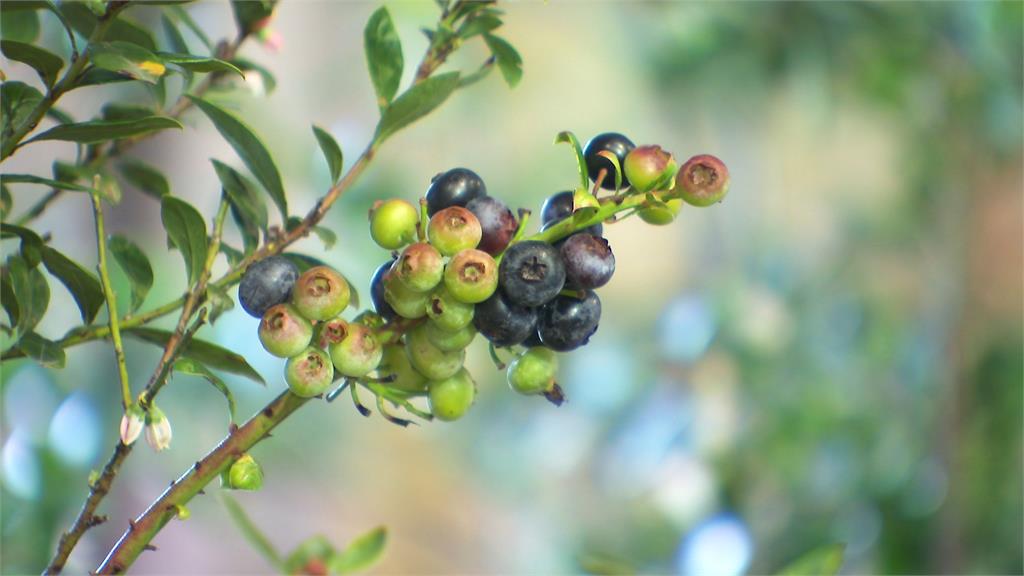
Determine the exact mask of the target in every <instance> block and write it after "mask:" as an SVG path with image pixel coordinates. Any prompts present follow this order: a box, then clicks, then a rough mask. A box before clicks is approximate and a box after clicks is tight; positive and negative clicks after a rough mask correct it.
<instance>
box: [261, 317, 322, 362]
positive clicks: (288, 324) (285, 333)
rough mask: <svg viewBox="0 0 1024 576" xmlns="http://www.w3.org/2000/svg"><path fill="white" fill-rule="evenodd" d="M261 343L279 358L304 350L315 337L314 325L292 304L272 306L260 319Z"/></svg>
mask: <svg viewBox="0 0 1024 576" xmlns="http://www.w3.org/2000/svg"><path fill="white" fill-rule="evenodd" d="M259 336H260V343H261V344H263V348H264V349H266V351H267V352H270V353H271V354H273V355H274V356H277V357H278V358H289V357H291V356H294V355H296V354H298V353H299V352H302V351H303V350H305V349H306V347H307V346H309V343H310V341H311V340H312V339H313V325H312V324H310V323H309V320H306V319H305V318H303V317H302V315H301V314H299V311H298V310H296V309H295V308H294V307H293V306H292V305H290V304H278V305H277V306H272V307H271V308H270V310H267V312H266V314H264V315H263V319H262V320H260V328H259Z"/></svg>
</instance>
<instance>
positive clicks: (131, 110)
mask: <svg viewBox="0 0 1024 576" xmlns="http://www.w3.org/2000/svg"><path fill="white" fill-rule="evenodd" d="M154 112H155V110H154V109H153V107H152V106H140V105H138V104H128V103H125V102H111V103H110V104H106V105H105V106H103V110H101V111H100V115H101V116H103V119H104V120H141V119H142V118H149V117H150V116H152V115H153V113H154Z"/></svg>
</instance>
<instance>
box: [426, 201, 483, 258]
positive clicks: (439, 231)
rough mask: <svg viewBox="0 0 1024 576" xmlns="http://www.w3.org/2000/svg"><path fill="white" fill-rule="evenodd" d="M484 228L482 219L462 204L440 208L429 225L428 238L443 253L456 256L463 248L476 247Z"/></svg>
mask: <svg viewBox="0 0 1024 576" xmlns="http://www.w3.org/2000/svg"><path fill="white" fill-rule="evenodd" d="M482 234H483V230H482V229H481V227H480V221H479V220H477V218H476V216H475V215H474V214H473V213H472V212H470V211H469V210H467V209H465V208H463V207H461V206H449V207H448V208H445V209H443V210H439V211H438V212H437V213H436V214H434V215H433V216H432V217H431V218H430V223H429V224H428V225H427V238H428V239H429V240H430V243H431V244H433V245H434V247H435V248H437V250H438V251H439V252H441V254H444V255H445V256H454V255H455V254H457V253H458V252H461V251H462V250H467V249H469V248H476V247H477V244H479V243H480V238H481V235H482Z"/></svg>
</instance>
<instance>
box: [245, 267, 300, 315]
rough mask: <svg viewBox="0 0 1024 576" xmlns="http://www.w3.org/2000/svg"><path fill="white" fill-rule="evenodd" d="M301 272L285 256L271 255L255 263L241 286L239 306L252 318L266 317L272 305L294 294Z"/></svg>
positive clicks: (246, 273) (283, 301) (247, 272)
mask: <svg viewBox="0 0 1024 576" xmlns="http://www.w3.org/2000/svg"><path fill="white" fill-rule="evenodd" d="M298 277H299V269H298V268H296V267H295V264H293V263H292V261H291V260H289V259H288V258H285V257H284V256H271V257H269V258H264V259H263V260H260V261H258V262H254V263H253V264H251V265H250V266H249V267H248V268H247V269H246V270H245V274H243V275H242V281H241V282H240V283H239V284H238V303H239V304H241V305H242V309H243V310H245V311H246V312H248V313H249V315H250V316H254V317H256V318H262V317H263V315H264V314H266V313H267V310H269V309H270V307H271V306H277V305H278V304H284V303H285V302H287V301H288V298H290V297H291V295H292V288H293V287H294V286H295V280H296V279H297V278H298Z"/></svg>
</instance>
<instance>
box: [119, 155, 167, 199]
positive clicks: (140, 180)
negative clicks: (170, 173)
mask: <svg viewBox="0 0 1024 576" xmlns="http://www.w3.org/2000/svg"><path fill="white" fill-rule="evenodd" d="M118 168H119V169H120V171H121V176H124V179H125V180H127V181H128V183H129V184H131V185H132V186H135V187H136V188H138V189H139V191H141V192H143V193H145V194H148V195H150V196H152V197H154V198H157V199H160V198H163V197H164V196H166V195H167V194H170V193H171V185H170V183H168V182H167V178H166V177H165V176H164V175H163V174H162V173H161V172H160V171H159V170H157V169H156V168H153V167H152V166H150V165H149V164H146V163H145V162H141V161H139V160H125V161H123V162H121V164H119V165H118Z"/></svg>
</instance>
